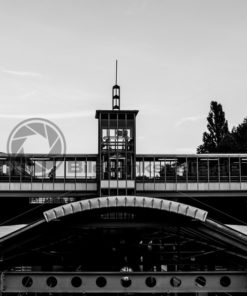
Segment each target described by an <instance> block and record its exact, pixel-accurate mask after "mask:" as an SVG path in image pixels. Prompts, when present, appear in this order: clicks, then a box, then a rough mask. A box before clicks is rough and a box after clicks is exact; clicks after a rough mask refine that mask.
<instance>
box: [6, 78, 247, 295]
mask: <svg viewBox="0 0 247 296" xmlns="http://www.w3.org/2000/svg"><path fill="white" fill-rule="evenodd" d="M95 118H96V120H97V121H98V154H76V155H75V154H73V155H72V154H67V155H51V154H47V155H40V154H39V155H38V154H16V155H13V154H12V155H11V154H8V155H7V154H2V155H1V157H0V203H1V204H0V217H1V218H0V219H1V226H0V272H1V281H0V291H1V293H3V294H23V293H25V294H33V295H34V294H39V293H42V294H44V295H52V294H74V293H83V294H92V295H96V294H113V295H118V294H126V295H134V294H139V295H142V294H145V295H146V294H157V295H177V294H178V293H179V294H182V295H239V294H244V293H245V294H246V293H247V227H246V222H247V219H246V212H247V154H220V155H215V154H192V155H177V154H171V155H167V154H152V155H150V154H148V155H146V154H142V155H140V154H136V134H137V132H138V131H137V129H136V120H137V119H138V110H121V108H120V87H119V85H117V83H116V85H114V86H113V89H112V109H111V110H97V111H96V115H95Z"/></svg>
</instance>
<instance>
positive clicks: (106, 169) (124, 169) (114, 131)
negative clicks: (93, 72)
mask: <svg viewBox="0 0 247 296" xmlns="http://www.w3.org/2000/svg"><path fill="white" fill-rule="evenodd" d="M117 66H118V65H117V61H116V81H115V85H114V86H113V88H112V110H97V111H96V116H95V117H96V119H98V155H99V159H98V168H99V169H98V174H99V178H98V180H99V183H100V184H98V188H99V195H100V196H102V195H127V194H133V193H134V192H135V159H136V115H137V113H138V110H120V86H119V85H118V84H117Z"/></svg>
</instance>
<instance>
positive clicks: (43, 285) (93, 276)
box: [0, 271, 247, 293]
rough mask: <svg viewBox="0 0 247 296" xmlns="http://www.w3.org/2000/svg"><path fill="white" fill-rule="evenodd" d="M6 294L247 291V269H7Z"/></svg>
mask: <svg viewBox="0 0 247 296" xmlns="http://www.w3.org/2000/svg"><path fill="white" fill-rule="evenodd" d="M0 292H3V293H33V292H35V293H168V292H170V293H186V292H192V293H196V292H197V293H208V292H238V293H242V292H247V272H246V271H245V272H236V271H227V272H209V271H207V272H162V273H161V272H149V273H148V272H147V273H146V272H142V273H137V272H125V273H123V272H102V273H99V272H87V273H85V272H3V273H2V274H1V283H0Z"/></svg>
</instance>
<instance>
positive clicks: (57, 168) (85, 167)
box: [0, 158, 96, 182]
mask: <svg viewBox="0 0 247 296" xmlns="http://www.w3.org/2000/svg"><path fill="white" fill-rule="evenodd" d="M54 179H56V180H61V181H64V180H65V179H66V180H67V179H68V180H73V179H89V180H90V179H96V160H95V159H90V158H89V159H83V160H79V159H75V158H74V159H69V160H64V158H61V159H50V158H48V159H45V158H40V159H32V158H14V159H10V160H7V159H2V160H0V181H11V182H12V181H13V182H17V181H21V182H25V181H27V182H30V180H31V181H33V182H36V181H37V182H39V181H42V180H50V181H53V180H54Z"/></svg>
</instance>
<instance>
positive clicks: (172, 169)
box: [165, 159, 177, 182]
mask: <svg viewBox="0 0 247 296" xmlns="http://www.w3.org/2000/svg"><path fill="white" fill-rule="evenodd" d="M165 167H166V181H167V182H176V169H177V160H176V159H167V160H166V161H165Z"/></svg>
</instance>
